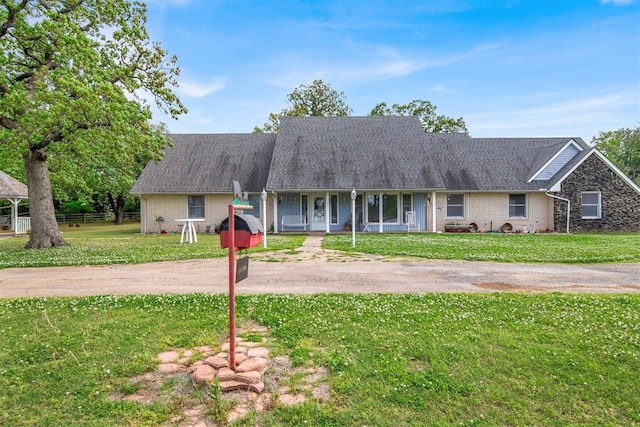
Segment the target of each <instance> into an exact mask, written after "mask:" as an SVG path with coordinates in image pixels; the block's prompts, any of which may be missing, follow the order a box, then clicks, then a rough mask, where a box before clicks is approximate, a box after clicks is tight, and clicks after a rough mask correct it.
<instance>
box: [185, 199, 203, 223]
mask: <svg viewBox="0 0 640 427" xmlns="http://www.w3.org/2000/svg"><path fill="white" fill-rule="evenodd" d="M187 206H188V210H189V218H204V196H189V197H188V201H187Z"/></svg>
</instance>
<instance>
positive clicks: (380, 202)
mask: <svg viewBox="0 0 640 427" xmlns="http://www.w3.org/2000/svg"><path fill="white" fill-rule="evenodd" d="M171 139H172V140H173V147H171V148H169V149H168V150H167V152H166V155H165V157H164V158H163V159H162V160H161V161H160V162H158V163H153V162H152V163H150V164H149V165H147V167H146V168H145V170H144V171H143V172H142V174H141V176H140V177H139V179H138V181H137V182H136V184H135V185H134V187H133V189H132V190H131V192H132V193H133V194H138V195H140V197H141V218H142V224H141V231H142V232H143V233H146V232H158V231H160V230H161V229H167V230H170V231H176V230H177V228H178V224H177V223H176V222H175V220H176V219H180V218H184V217H185V216H187V217H190V218H203V219H204V220H205V221H204V222H203V223H202V224H203V227H206V226H207V225H208V226H209V227H211V226H212V225H215V224H218V223H219V222H220V221H222V220H223V219H224V218H226V216H227V209H226V208H227V205H228V204H229V203H231V202H232V200H233V196H232V190H233V187H232V182H233V181H234V180H235V181H238V182H239V183H240V184H241V187H242V190H243V191H247V192H248V194H249V201H250V204H251V205H252V206H254V207H255V209H253V211H252V214H253V215H255V216H257V217H259V218H263V217H264V216H265V215H266V222H267V223H268V224H272V226H273V230H274V231H275V232H278V231H289V230H305V231H322V232H337V231H343V230H350V229H351V228H352V227H355V229H356V230H357V231H371V232H391V231H407V229H408V226H412V227H411V228H412V229H418V230H422V231H444V230H445V227H446V226H447V225H448V224H452V223H453V224H458V225H462V226H464V228H465V231H466V230H469V229H470V230H471V231H494V230H504V231H508V230H511V231H524V232H532V231H538V230H539V231H547V230H549V231H552V230H557V231H565V230H566V229H567V219H568V220H569V221H568V222H569V227H568V228H569V230H570V231H572V232H577V231H621V230H625V231H640V188H639V187H638V186H637V185H636V184H635V183H634V182H633V181H631V180H630V179H629V178H628V177H626V176H625V175H624V174H623V173H622V172H621V171H620V170H619V169H618V168H617V167H616V166H615V165H613V164H612V163H611V162H610V161H609V160H608V159H607V158H606V157H605V156H604V155H603V154H602V153H601V152H600V151H598V150H597V149H595V148H594V147H591V146H589V145H588V144H586V143H585V142H584V141H583V140H582V139H580V138H571V137H564V138H557V137H556V138H471V137H469V136H468V135H467V134H434V133H425V132H424V131H423V130H422V128H421V127H420V124H419V121H418V119H417V118H416V117H398V116H393V117H285V118H283V119H282V120H281V122H280V127H279V131H278V133H277V134H208V135H171ZM263 190H266V193H267V194H268V200H267V204H266V206H265V202H263V200H262V199H261V193H262V192H263ZM352 190H355V193H356V199H355V203H353V204H354V207H355V209H354V211H355V224H353V225H352V224H351V206H352V199H351V193H352ZM408 222H409V223H408ZM200 231H204V230H200Z"/></svg>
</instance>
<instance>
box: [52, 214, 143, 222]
mask: <svg viewBox="0 0 640 427" xmlns="http://www.w3.org/2000/svg"><path fill="white" fill-rule="evenodd" d="M114 219H115V216H114V215H113V213H81V214H56V220H58V222H62V223H67V222H73V223H88V222H108V221H113V220H114ZM122 219H123V220H124V221H140V212H124V214H123V215H122Z"/></svg>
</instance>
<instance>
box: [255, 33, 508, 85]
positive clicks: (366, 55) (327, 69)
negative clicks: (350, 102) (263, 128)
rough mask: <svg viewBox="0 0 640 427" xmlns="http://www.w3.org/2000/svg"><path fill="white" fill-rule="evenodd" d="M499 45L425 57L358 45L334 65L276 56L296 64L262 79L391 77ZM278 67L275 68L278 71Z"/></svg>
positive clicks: (490, 50)
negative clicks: (284, 71) (356, 54)
mask: <svg viewBox="0 0 640 427" xmlns="http://www.w3.org/2000/svg"><path fill="white" fill-rule="evenodd" d="M501 46H502V45H501V44H498V43H491V44H481V45H478V46H475V47H473V48H472V49H470V50H468V51H465V52H459V53H454V54H451V55H443V56H437V55H431V57H427V55H425V54H424V53H422V52H418V53H412V54H410V55H406V54H402V53H400V52H398V50H396V49H392V48H389V47H386V46H385V47H380V46H368V47H367V46H359V47H358V50H359V51H360V52H362V53H363V54H362V55H359V56H357V57H352V58H349V60H348V62H340V63H339V65H335V63H334V62H331V63H320V62H318V61H317V60H315V57H313V58H310V57H302V58H301V57H293V56H291V55H290V56H288V57H280V58H278V60H277V64H295V65H296V66H295V68H291V69H289V70H288V72H286V73H284V74H281V73H280V74H277V75H276V76H273V77H269V78H266V79H265V80H266V81H267V82H268V83H270V84H273V85H275V86H279V87H285V88H292V87H296V86H298V85H300V84H306V83H308V82H309V81H310V80H313V79H324V80H327V81H330V82H331V83H332V84H341V83H345V82H347V83H363V82H372V81H383V80H390V79H394V78H396V77H404V76H409V75H412V74H415V73H418V72H420V71H422V70H426V69H429V68H442V67H448V66H451V65H455V64H457V63H461V62H466V61H471V60H474V59H476V58H479V57H482V56H486V55H492V54H494V53H495V52H496V51H497V50H498V49H499V48H500V47H501ZM280 70H281V69H280V68H278V71H280Z"/></svg>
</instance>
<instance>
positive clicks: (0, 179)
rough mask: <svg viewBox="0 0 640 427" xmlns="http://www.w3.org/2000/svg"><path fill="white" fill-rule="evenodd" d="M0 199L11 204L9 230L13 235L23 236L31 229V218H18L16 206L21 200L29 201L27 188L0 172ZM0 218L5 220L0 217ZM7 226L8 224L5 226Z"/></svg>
mask: <svg viewBox="0 0 640 427" xmlns="http://www.w3.org/2000/svg"><path fill="white" fill-rule="evenodd" d="M0 199H7V200H9V201H10V202H11V205H12V206H11V216H10V217H8V218H11V229H12V230H13V232H14V234H23V233H26V232H27V230H29V229H31V224H30V222H31V221H30V219H31V218H18V204H19V203H20V201H21V200H25V199H29V192H28V191H27V186H26V185H24V184H23V183H21V182H20V181H18V180H17V179H15V178H13V177H12V176H9V175H7V174H6V173H4V172H2V171H0ZM0 218H7V217H6V216H0ZM7 225H8V224H7Z"/></svg>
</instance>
